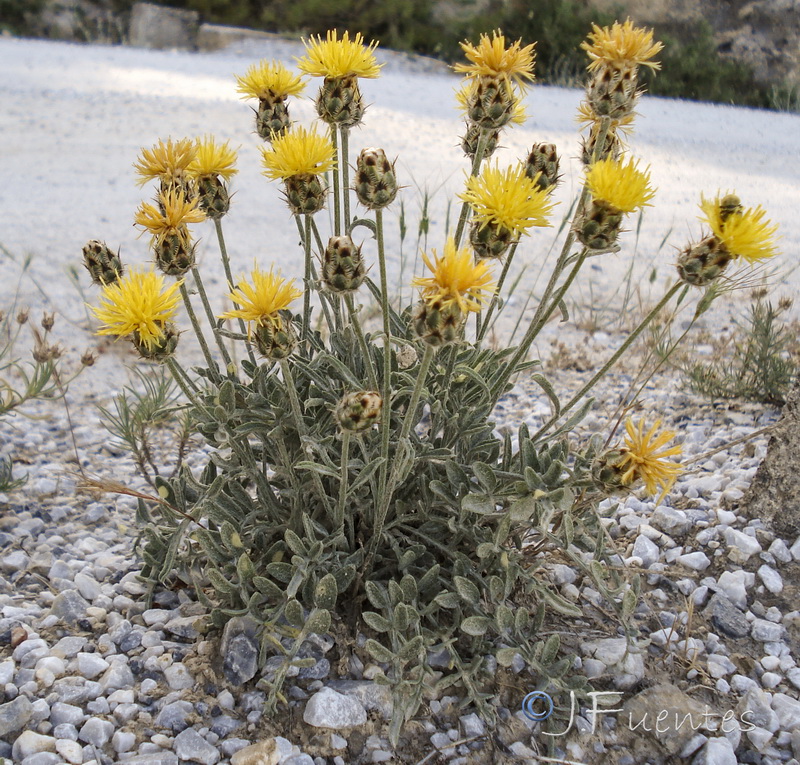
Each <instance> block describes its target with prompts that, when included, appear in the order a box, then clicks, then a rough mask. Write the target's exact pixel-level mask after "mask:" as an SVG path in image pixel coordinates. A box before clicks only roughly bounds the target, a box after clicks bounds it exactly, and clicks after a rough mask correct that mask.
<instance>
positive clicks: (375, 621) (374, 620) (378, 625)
mask: <svg viewBox="0 0 800 765" xmlns="http://www.w3.org/2000/svg"><path fill="white" fill-rule="evenodd" d="M361 616H362V618H363V619H364V621H365V622H366V623H367V624H368V625H369V626H370V627H371V628H372V629H374V630H375V632H388V631H389V630H390V629H391V628H392V625H391V623H390V622H389V620H388V619H386V618H385V617H383V616H381V615H380V614H376V613H375V612H374V611H364V612H362V614H361Z"/></svg>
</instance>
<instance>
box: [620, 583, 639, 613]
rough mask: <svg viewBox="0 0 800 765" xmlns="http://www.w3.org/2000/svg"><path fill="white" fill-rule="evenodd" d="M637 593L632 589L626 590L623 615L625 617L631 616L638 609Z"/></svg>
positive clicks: (623, 599) (623, 598)
mask: <svg viewBox="0 0 800 765" xmlns="http://www.w3.org/2000/svg"><path fill="white" fill-rule="evenodd" d="M636 601H637V599H636V593H635V592H634V591H633V590H632V589H630V590H625V594H624V595H623V596H622V615H623V616H624V617H626V618H627V617H629V616H630V615H631V614H633V612H634V611H635V610H636Z"/></svg>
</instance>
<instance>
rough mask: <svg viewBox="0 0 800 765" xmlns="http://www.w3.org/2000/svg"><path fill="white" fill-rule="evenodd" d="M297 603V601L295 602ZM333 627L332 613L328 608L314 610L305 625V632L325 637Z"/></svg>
mask: <svg viewBox="0 0 800 765" xmlns="http://www.w3.org/2000/svg"><path fill="white" fill-rule="evenodd" d="M295 602H296V601H295ZM330 626H331V612H330V611H328V610H327V609H326V608H312V609H311V613H310V614H309V615H308V618H307V619H306V621H305V624H303V632H305V633H306V634H311V633H314V634H316V635H323V634H324V633H326V632H327V631H328V630H329V629H330Z"/></svg>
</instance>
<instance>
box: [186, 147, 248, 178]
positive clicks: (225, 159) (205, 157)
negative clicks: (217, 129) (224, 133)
mask: <svg viewBox="0 0 800 765" xmlns="http://www.w3.org/2000/svg"><path fill="white" fill-rule="evenodd" d="M195 148H196V152H195V158H194V159H193V160H192V163H191V164H190V165H189V167H188V172H189V175H191V176H193V177H194V178H203V177H209V176H220V177H222V178H224V179H225V180H226V181H229V180H230V179H231V177H232V176H234V175H236V173H238V172H239V171H238V170H237V169H236V168H235V167H234V165H235V164H236V151H235V150H234V149H231V148H230V146H228V142H227V141H225V143H217V142H216V140H215V139H214V137H213V136H206V137H205V138H202V139H200V138H198V139H197V142H196V144H195Z"/></svg>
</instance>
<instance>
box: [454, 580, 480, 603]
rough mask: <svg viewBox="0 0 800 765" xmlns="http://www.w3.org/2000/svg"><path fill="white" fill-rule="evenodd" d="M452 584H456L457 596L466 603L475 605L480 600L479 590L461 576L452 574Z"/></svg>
mask: <svg viewBox="0 0 800 765" xmlns="http://www.w3.org/2000/svg"><path fill="white" fill-rule="evenodd" d="M453 584H455V586H456V590H457V591H458V594H459V596H460V597H461V598H462V599H463V600H465V601H466V602H467V603H469V604H470V605H473V606H477V605H478V604H479V603H480V600H481V592H480V590H479V589H478V588H477V587H476V586H475V585H474V584H473V583H472V582H470V581H469V579H467V578H465V577H463V576H454V577H453Z"/></svg>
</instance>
